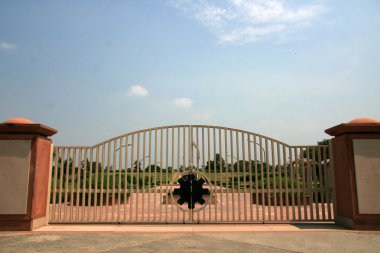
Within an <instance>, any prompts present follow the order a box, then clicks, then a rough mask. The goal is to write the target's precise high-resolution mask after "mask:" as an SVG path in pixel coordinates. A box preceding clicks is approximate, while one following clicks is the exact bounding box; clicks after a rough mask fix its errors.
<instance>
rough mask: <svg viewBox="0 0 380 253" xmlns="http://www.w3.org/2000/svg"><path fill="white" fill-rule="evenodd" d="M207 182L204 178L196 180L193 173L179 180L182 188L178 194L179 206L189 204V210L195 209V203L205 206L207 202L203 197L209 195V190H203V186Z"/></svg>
mask: <svg viewBox="0 0 380 253" xmlns="http://www.w3.org/2000/svg"><path fill="white" fill-rule="evenodd" d="M205 182H206V181H205V180H204V179H203V178H200V179H196V178H195V175H194V174H193V173H190V174H188V175H184V176H182V177H181V178H180V179H178V183H179V184H180V188H179V189H178V194H179V195H180V198H179V199H178V200H177V203H178V204H179V205H183V204H184V203H185V202H187V206H188V208H189V209H194V207H195V203H197V202H198V203H199V204H201V205H203V204H204V203H205V202H206V201H205V200H204V199H203V195H209V194H210V192H209V190H208V189H203V184H204V183H205Z"/></svg>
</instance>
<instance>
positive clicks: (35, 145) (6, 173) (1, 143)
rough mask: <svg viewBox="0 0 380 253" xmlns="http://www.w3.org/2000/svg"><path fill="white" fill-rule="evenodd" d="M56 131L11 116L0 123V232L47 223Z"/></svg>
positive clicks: (25, 228)
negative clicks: (52, 155)
mask: <svg viewBox="0 0 380 253" xmlns="http://www.w3.org/2000/svg"><path fill="white" fill-rule="evenodd" d="M56 133H57V130H55V129H53V128H50V127H47V126H44V125H42V124H35V123H34V122H32V121H30V120H27V119H22V118H14V119H10V120H7V121H5V122H4V123H2V124H0V231H1V230H2V231H4V230H33V229H35V228H38V227H41V226H44V225H46V224H47V218H48V214H47V203H48V192H49V179H50V171H51V170H50V167H51V150H52V141H51V140H50V139H49V138H48V137H49V136H52V135H54V134H56Z"/></svg>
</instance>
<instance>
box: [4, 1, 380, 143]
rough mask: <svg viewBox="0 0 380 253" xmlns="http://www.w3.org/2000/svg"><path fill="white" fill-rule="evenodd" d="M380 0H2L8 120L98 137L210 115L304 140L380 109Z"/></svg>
mask: <svg viewBox="0 0 380 253" xmlns="http://www.w3.org/2000/svg"><path fill="white" fill-rule="evenodd" d="M379 27H380V2H379V1H375V0H373V1H327V0H321V1H290V0H289V1H281V0H273V1H259V0H220V1H211V0H193V1H190V0H178V1H176V0H138V1H137V0H136V1H132V0H130V1H42V0H41V1H6V0H2V1H0V121H4V120H6V119H9V118H12V117H25V118H29V119H31V120H33V121H35V122H39V123H43V124H46V125H48V126H51V127H54V128H56V129H58V130H59V134H57V135H56V136H55V137H54V141H55V143H56V144H61V145H92V144H95V143H98V142H100V141H102V140H105V139H108V138H111V137H114V136H116V135H120V134H123V133H127V132H129V131H132V130H138V129H141V128H148V127H155V126H161V125H171V124H210V125H220V126H227V127H234V128H240V129H244V130H249V131H253V132H256V133H259V134H263V135H267V136H270V137H273V138H275V139H278V140H281V141H284V142H287V143H289V144H293V145H301V144H314V143H316V142H317V141H318V140H321V139H323V138H328V136H327V135H325V134H324V130H325V129H326V128H329V127H331V126H334V125H337V124H340V123H343V122H347V121H349V120H351V119H353V118H358V117H371V118H376V119H380V101H379V94H380V83H379V81H380V71H379V69H380V60H379V59H380V49H379V45H380V29H379Z"/></svg>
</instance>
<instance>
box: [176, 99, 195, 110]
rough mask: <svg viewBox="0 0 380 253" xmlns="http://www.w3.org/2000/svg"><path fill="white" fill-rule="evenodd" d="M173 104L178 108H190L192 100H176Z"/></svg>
mask: <svg viewBox="0 0 380 253" xmlns="http://www.w3.org/2000/svg"><path fill="white" fill-rule="evenodd" d="M173 102H174V104H175V105H176V106H178V107H183V108H190V107H191V105H192V104H193V100H191V99H190V98H176V99H174V100H173Z"/></svg>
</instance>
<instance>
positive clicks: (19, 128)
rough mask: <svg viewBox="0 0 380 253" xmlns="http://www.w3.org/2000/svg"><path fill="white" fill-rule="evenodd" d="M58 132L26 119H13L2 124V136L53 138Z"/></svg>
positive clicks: (0, 125) (0, 132)
mask: <svg viewBox="0 0 380 253" xmlns="http://www.w3.org/2000/svg"><path fill="white" fill-rule="evenodd" d="M57 132H58V131H57V130H56V129H54V128H51V127H48V126H45V125H43V124H38V123H34V122H33V121H31V120H29V119H25V118H11V119H8V120H6V121H4V122H3V123H1V124H0V134H38V135H42V136H45V137H47V136H52V135H54V134H56V133H57Z"/></svg>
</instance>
